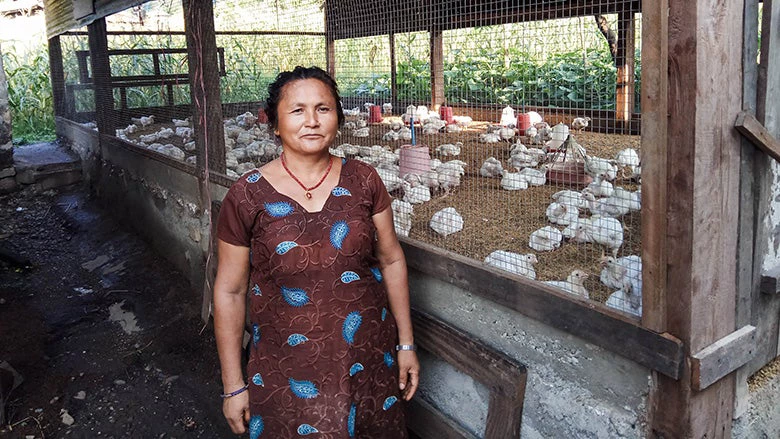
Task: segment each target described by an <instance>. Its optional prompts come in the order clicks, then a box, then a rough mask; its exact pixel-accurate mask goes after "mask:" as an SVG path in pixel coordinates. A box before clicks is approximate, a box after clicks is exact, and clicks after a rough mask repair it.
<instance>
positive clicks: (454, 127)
mask: <svg viewBox="0 0 780 439" xmlns="http://www.w3.org/2000/svg"><path fill="white" fill-rule="evenodd" d="M444 131H445V132H447V133H459V132H461V131H463V128H462V127H461V126H460V125H458V124H454V123H451V124H449V125H447V126H446V127H444Z"/></svg>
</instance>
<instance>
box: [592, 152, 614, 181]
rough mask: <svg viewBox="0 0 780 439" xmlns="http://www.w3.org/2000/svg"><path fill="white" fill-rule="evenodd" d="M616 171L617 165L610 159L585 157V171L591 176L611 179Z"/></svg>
mask: <svg viewBox="0 0 780 439" xmlns="http://www.w3.org/2000/svg"><path fill="white" fill-rule="evenodd" d="M617 171H618V169H617V166H616V165H615V164H614V163H613V162H612V160H607V159H603V158H601V157H595V156H587V157H585V172H586V173H587V174H588V175H590V176H591V177H593V178H602V179H604V180H609V181H612V180H614V179H615V177H617Z"/></svg>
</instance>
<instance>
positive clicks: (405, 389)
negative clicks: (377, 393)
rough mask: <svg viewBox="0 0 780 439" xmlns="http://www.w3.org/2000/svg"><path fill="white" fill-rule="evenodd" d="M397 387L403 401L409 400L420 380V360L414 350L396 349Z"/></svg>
mask: <svg viewBox="0 0 780 439" xmlns="http://www.w3.org/2000/svg"><path fill="white" fill-rule="evenodd" d="M398 370H399V376H398V388H400V389H401V396H402V397H403V399H404V401H409V400H410V399H412V397H413V396H414V392H416V391H417V385H418V384H419V382H420V361H419V360H417V353H416V352H414V351H398Z"/></svg>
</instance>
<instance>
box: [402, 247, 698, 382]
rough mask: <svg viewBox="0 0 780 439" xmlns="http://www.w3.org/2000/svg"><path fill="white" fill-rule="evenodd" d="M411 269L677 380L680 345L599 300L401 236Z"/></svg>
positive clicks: (680, 368)
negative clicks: (586, 298) (584, 298)
mask: <svg viewBox="0 0 780 439" xmlns="http://www.w3.org/2000/svg"><path fill="white" fill-rule="evenodd" d="M401 244H402V247H403V249H404V254H405V255H406V260H407V264H408V266H409V267H411V268H412V269H416V270H419V271H421V272H423V273H425V274H428V275H430V276H433V277H435V278H438V279H440V280H442V281H444V282H448V283H451V284H453V285H455V286H457V287H460V288H463V289H465V290H467V291H469V292H470V293H472V294H476V295H479V296H482V297H484V298H486V299H488V300H491V301H493V302H495V303H498V304H500V305H503V306H506V307H508V308H510V309H512V310H514V311H516V312H518V313H520V314H523V315H526V316H528V317H530V318H532V319H534V320H537V321H540V322H542V323H544V324H547V325H550V326H552V327H554V328H558V329H560V330H563V331H566V332H568V333H570V334H574V335H576V336H577V337H580V338H582V339H584V340H586V341H588V342H590V343H593V344H595V345H597V346H600V347H602V348H604V349H607V350H609V351H611V352H614V353H616V354H618V355H621V356H624V357H626V358H628V359H630V360H633V361H636V362H637V363H639V364H641V365H643V366H645V367H647V368H649V369H651V370H656V371H658V372H660V373H662V374H664V375H666V376H668V377H670V378H672V379H678V378H679V377H680V373H681V371H682V365H683V346H682V343H681V342H680V341H679V340H677V339H676V338H674V337H672V336H669V335H667V334H657V333H655V332H652V331H650V330H647V329H645V328H642V327H641V326H639V325H638V324H637V321H636V320H634V319H631V318H629V317H626V316H624V315H623V314H621V313H618V312H616V311H614V310H612V309H611V308H608V307H606V306H604V305H602V304H600V303H594V302H587V301H582V300H578V299H575V298H573V296H571V295H569V294H566V293H563V292H560V291H558V290H557V289H556V288H553V287H550V286H547V285H545V284H543V283H541V282H536V281H532V280H530V279H526V278H523V277H520V276H512V275H507V274H506V273H505V272H503V271H500V270H497V269H493V268H490V267H486V266H484V265H482V264H480V263H479V262H477V261H474V260H472V259H469V258H467V257H465V256H461V255H458V254H455V253H452V252H449V251H446V250H442V249H438V248H434V247H431V246H429V245H427V244H423V243H421V242H419V241H414V240H411V239H408V238H402V243H401Z"/></svg>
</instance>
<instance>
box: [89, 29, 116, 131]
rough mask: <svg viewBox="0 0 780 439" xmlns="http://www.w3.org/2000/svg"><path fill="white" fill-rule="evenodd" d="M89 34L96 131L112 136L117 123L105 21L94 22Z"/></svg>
mask: <svg viewBox="0 0 780 439" xmlns="http://www.w3.org/2000/svg"><path fill="white" fill-rule="evenodd" d="M87 30H88V32H89V53H90V56H89V60H90V63H91V64H92V84H93V85H94V87H95V113H96V114H95V119H96V122H97V127H98V131H99V132H101V133H103V134H108V133H110V134H114V129H115V128H116V127H115V125H116V123H117V120H116V116H115V114H114V93H113V89H112V88H111V65H110V63H109V60H108V39H107V38H106V20H105V19H103V18H101V19H98V20H95V21H94V22H93V23H92V24H90V25H89V26H88V28H87Z"/></svg>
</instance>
